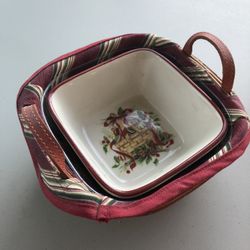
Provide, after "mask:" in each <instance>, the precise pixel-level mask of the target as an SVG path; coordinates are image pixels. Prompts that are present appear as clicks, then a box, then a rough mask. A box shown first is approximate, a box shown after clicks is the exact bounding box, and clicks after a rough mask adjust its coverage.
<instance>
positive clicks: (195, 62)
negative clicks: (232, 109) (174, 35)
mask: <svg viewBox="0 0 250 250" xmlns="http://www.w3.org/2000/svg"><path fill="white" fill-rule="evenodd" d="M190 60H191V61H192V62H193V63H194V64H196V65H197V66H199V67H201V68H203V69H205V70H206V72H207V73H208V75H209V77H210V78H211V79H213V81H214V83H216V84H217V85H219V86H221V79H220V78H219V77H218V76H217V75H216V74H215V73H214V72H213V71H212V70H211V69H210V68H209V67H208V66H207V65H206V64H204V63H203V62H202V61H201V60H199V59H198V58H197V57H195V56H194V55H192V56H191V57H190ZM230 95H231V96H234V95H236V94H235V92H234V91H233V90H232V91H231V93H230Z"/></svg>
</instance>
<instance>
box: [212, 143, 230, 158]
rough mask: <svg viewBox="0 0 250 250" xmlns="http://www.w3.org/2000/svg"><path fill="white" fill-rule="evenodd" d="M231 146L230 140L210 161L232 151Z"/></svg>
mask: <svg viewBox="0 0 250 250" xmlns="http://www.w3.org/2000/svg"><path fill="white" fill-rule="evenodd" d="M231 148H232V147H231V144H230V142H228V143H227V144H226V145H225V146H224V147H223V148H222V149H221V150H220V151H218V152H217V153H216V154H215V155H213V156H212V157H211V158H210V159H209V160H208V161H209V162H212V161H214V160H216V159H218V158H220V157H221V156H222V155H224V154H225V153H227V152H228V151H230V150H231Z"/></svg>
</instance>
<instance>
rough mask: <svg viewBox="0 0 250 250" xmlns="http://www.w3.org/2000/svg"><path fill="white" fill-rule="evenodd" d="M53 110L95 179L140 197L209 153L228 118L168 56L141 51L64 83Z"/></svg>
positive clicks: (56, 93) (51, 106) (55, 93)
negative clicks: (166, 57)
mask: <svg viewBox="0 0 250 250" xmlns="http://www.w3.org/2000/svg"><path fill="white" fill-rule="evenodd" d="M48 100H49V102H48V103H49V110H50V113H51V115H52V117H53V119H54V121H55V122H56V124H57V125H58V127H59V128H60V130H61V131H62V132H63V134H64V135H65V137H66V138H67V140H68V141H69V143H70V144H71V146H72V147H73V149H74V150H75V151H76V152H77V154H78V156H79V157H80V159H81V160H82V162H83V163H84V165H85V166H86V167H87V169H88V170H89V172H90V173H91V174H92V175H93V177H94V178H95V179H96V180H97V181H98V183H99V184H100V185H101V186H102V187H103V188H104V189H106V190H107V191H108V192H110V193H112V194H113V195H114V196H117V197H123V198H124V197H125V198H126V197H127V198H129V197H136V196H138V195H140V194H142V193H144V192H147V191H148V190H151V189H152V188H154V187H156V186H157V185H159V184H161V183H162V182H164V181H165V180H167V179H168V178H170V177H172V176H173V175H175V174H176V173H178V172H180V171H181V170H183V169H184V168H186V167H187V166H188V165H190V164H191V163H193V162H194V161H196V160H197V159H199V158H200V157H202V156H204V155H205V154H206V153H207V152H208V151H210V150H211V149H212V148H213V147H215V146H216V145H217V144H218V143H219V142H220V141H221V140H222V138H223V136H224V134H225V132H226V129H227V123H226V120H225V118H224V116H223V115H222V113H221V111H220V110H219V109H218V108H217V107H216V106H215V105H214V104H213V102H212V101H211V100H210V99H209V98H208V96H207V95H206V94H205V93H204V92H202V91H201V90H200V89H199V88H197V87H196V86H195V85H194V84H193V82H192V81H191V80H190V79H189V78H187V77H186V76H185V75H184V74H183V73H181V71H179V70H178V69H177V68H176V67H175V66H174V65H173V64H172V63H171V62H170V61H168V60H167V59H165V58H163V57H162V56H161V55H159V54H158V53H156V52H154V51H152V50H149V49H137V50H133V51H130V52H127V53H124V54H122V55H120V56H118V57H115V58H113V59H111V60H109V61H107V62H105V63H102V64H99V65H98V66H96V67H93V68H91V69H89V70H87V71H85V72H82V73H80V74H78V75H77V76H75V77H73V78H71V79H69V80H67V81H65V82H63V83H61V84H60V85H59V86H57V87H56V88H55V89H53V91H52V92H51V93H50V95H49V97H48Z"/></svg>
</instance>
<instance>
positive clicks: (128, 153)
mask: <svg viewBox="0 0 250 250" xmlns="http://www.w3.org/2000/svg"><path fill="white" fill-rule="evenodd" d="M103 125H104V127H105V128H107V130H106V132H107V134H106V135H104V136H103V139H102V146H103V150H104V152H105V153H108V151H109V150H112V151H113V152H114V153H115V156H114V165H113V166H112V168H120V169H121V170H122V171H123V172H125V173H127V174H129V173H130V172H131V171H132V170H133V169H134V168H135V167H136V166H137V164H150V163H153V164H154V165H157V164H158V162H159V160H158V158H159V157H160V154H161V153H162V152H166V151H167V150H168V148H169V146H170V145H172V144H173V143H174V140H173V136H172V135H171V134H170V133H168V132H166V131H164V130H163V129H162V128H161V124H160V119H159V117H158V116H157V115H156V114H155V113H153V112H145V111H143V110H138V109H131V108H122V107H119V108H118V110H117V113H110V114H109V116H108V117H107V118H106V119H105V121H104V123H103Z"/></svg>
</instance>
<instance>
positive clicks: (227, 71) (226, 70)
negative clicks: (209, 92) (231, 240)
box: [183, 32, 235, 94]
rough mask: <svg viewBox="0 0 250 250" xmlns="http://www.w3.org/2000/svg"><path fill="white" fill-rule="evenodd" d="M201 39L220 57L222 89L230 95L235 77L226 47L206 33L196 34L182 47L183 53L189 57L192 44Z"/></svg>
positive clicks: (232, 62)
mask: <svg viewBox="0 0 250 250" xmlns="http://www.w3.org/2000/svg"><path fill="white" fill-rule="evenodd" d="M199 39H203V40H206V41H208V42H210V43H211V44H212V45H213V46H214V47H215V49H216V50H217V52H218V53H219V55H220V58H221V62H222V84H221V87H222V89H223V90H224V91H225V92H226V93H227V94H230V93H231V90H232V88H233V83H234V76H235V65H234V60H233V57H232V55H231V53H230V51H229V49H228V48H227V46H226V45H225V44H224V43H223V42H222V41H221V40H220V39H219V38H218V37H216V36H214V35H212V34H210V33H207V32H198V33H196V34H194V35H192V36H191V37H190V38H189V39H188V40H187V42H186V44H185V45H184V47H183V52H184V53H185V54H186V55H188V56H191V54H192V49H193V44H194V42H195V41H196V40H199Z"/></svg>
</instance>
